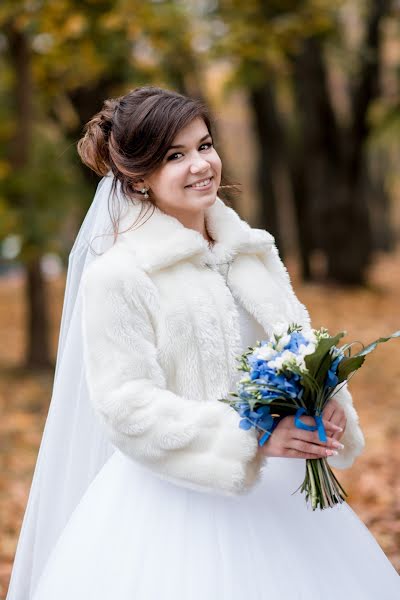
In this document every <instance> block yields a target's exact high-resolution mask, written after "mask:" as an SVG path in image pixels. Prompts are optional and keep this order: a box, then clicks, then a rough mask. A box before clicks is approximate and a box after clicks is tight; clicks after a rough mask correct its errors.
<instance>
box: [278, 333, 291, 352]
mask: <svg viewBox="0 0 400 600" xmlns="http://www.w3.org/2000/svg"><path fill="white" fill-rule="evenodd" d="M289 342H290V335H284V336H283V337H281V339H280V340H279V342H278V343H277V344H276V345H275V348H276V349H277V350H278V351H279V352H281V351H282V350H283V349H284V347H285V346H286V344H289Z"/></svg>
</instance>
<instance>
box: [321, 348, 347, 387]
mask: <svg viewBox="0 0 400 600" xmlns="http://www.w3.org/2000/svg"><path fill="white" fill-rule="evenodd" d="M341 360H343V356H342V355H339V356H338V357H337V358H335V360H334V361H333V363H332V364H331V366H330V367H329V369H328V372H327V374H326V378H325V385H326V387H331V388H334V387H336V386H337V384H338V382H339V377H338V375H337V369H338V366H339V363H340V361H341Z"/></svg>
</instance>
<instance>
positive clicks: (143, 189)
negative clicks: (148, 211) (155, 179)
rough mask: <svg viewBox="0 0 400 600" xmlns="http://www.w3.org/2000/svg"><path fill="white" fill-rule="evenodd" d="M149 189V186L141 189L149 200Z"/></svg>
mask: <svg viewBox="0 0 400 600" xmlns="http://www.w3.org/2000/svg"><path fill="white" fill-rule="evenodd" d="M148 189H149V188H145V187H144V188H142V189H141V190H140V191H141V192H142V194H144V197H145V198H146V200H147V198H148V197H149V195H148V193H147V191H148Z"/></svg>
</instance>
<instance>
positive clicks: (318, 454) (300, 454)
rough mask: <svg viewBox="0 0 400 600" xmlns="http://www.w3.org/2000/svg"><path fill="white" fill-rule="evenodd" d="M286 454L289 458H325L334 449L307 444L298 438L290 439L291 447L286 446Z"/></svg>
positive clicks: (330, 454) (331, 453) (332, 452)
mask: <svg viewBox="0 0 400 600" xmlns="http://www.w3.org/2000/svg"><path fill="white" fill-rule="evenodd" d="M285 450H286V453H287V456H288V457H290V458H314V459H315V458H327V457H328V456H332V455H333V454H334V453H335V452H336V451H335V450H330V449H329V448H324V447H323V446H316V445H314V444H308V443H306V442H301V441H299V440H292V442H291V448H286V449H285Z"/></svg>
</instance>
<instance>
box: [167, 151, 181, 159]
mask: <svg viewBox="0 0 400 600" xmlns="http://www.w3.org/2000/svg"><path fill="white" fill-rule="evenodd" d="M178 154H182V152H175V154H170V155H169V156H168V158H167V160H175V158H174V157H175V156H178Z"/></svg>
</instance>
